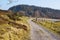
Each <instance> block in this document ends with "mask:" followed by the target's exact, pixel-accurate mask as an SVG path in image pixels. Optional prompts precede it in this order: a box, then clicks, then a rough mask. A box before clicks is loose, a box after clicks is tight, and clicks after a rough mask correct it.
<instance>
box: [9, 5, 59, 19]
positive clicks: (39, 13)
mask: <svg viewBox="0 0 60 40" xmlns="http://www.w3.org/2000/svg"><path fill="white" fill-rule="evenodd" d="M9 10H11V11H12V12H14V13H18V12H23V13H24V15H25V16H32V17H45V18H55V19H60V10H55V9H51V8H44V7H37V6H29V5H16V6H13V7H11V8H9Z"/></svg>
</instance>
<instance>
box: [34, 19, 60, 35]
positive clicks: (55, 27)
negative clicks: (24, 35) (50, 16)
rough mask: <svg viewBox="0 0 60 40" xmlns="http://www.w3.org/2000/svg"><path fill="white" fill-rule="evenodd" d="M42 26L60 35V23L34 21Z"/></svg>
mask: <svg viewBox="0 0 60 40" xmlns="http://www.w3.org/2000/svg"><path fill="white" fill-rule="evenodd" d="M34 22H36V23H38V24H40V25H42V26H44V27H45V28H47V29H49V30H50V31H52V32H54V33H56V34H58V35H60V21H58V22H57V21H55V22H52V21H47V20H44V21H42V20H39V21H34Z"/></svg>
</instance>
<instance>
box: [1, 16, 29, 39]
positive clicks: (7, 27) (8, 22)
mask: <svg viewBox="0 0 60 40" xmlns="http://www.w3.org/2000/svg"><path fill="white" fill-rule="evenodd" d="M16 17H17V16H15V17H14V16H13V17H12V18H10V17H9V16H7V15H0V40H30V37H29V31H30V28H29V27H30V26H29V24H28V23H27V19H28V17H24V16H22V17H17V18H18V19H17V18H16ZM13 18H14V19H13Z"/></svg>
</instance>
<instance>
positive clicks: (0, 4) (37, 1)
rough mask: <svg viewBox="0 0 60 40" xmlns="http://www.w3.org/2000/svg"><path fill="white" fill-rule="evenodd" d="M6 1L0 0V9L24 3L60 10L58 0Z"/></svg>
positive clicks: (59, 1)
mask: <svg viewBox="0 0 60 40" xmlns="http://www.w3.org/2000/svg"><path fill="white" fill-rule="evenodd" d="M8 3H9V1H8V0H0V9H3V10H7V9H9V8H10V7H12V6H15V5H21V4H25V5H35V6H40V7H48V8H53V9H59V10H60V0H13V2H12V3H9V4H8Z"/></svg>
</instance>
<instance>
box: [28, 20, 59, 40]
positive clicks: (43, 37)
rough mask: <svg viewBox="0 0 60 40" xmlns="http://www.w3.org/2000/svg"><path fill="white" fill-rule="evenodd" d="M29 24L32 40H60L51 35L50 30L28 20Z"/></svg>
mask: <svg viewBox="0 0 60 40" xmlns="http://www.w3.org/2000/svg"><path fill="white" fill-rule="evenodd" d="M28 23H29V24H30V26H31V31H30V34H31V35H30V37H31V40H60V38H58V37H56V36H55V35H54V34H52V33H50V32H49V31H48V30H46V29H44V28H43V27H42V26H40V25H38V24H36V23H34V22H33V21H31V20H28Z"/></svg>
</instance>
